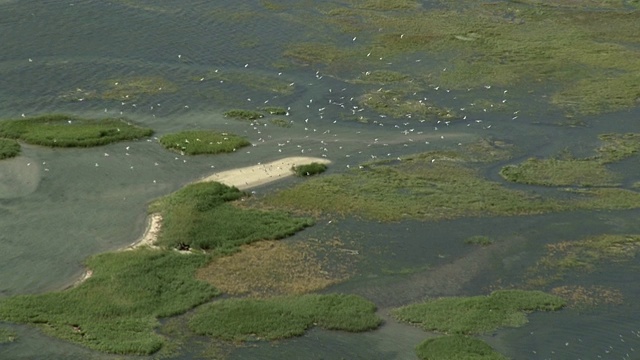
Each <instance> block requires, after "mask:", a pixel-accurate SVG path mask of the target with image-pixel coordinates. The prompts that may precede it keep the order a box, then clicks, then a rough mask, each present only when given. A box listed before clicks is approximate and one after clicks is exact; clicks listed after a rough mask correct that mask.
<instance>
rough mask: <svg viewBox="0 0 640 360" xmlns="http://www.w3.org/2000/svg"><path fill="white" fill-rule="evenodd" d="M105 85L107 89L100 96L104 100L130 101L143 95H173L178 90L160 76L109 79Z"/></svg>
mask: <svg viewBox="0 0 640 360" xmlns="http://www.w3.org/2000/svg"><path fill="white" fill-rule="evenodd" d="M105 83H106V85H107V88H108V89H107V90H105V91H104V92H102V95H101V98H102V99H105V100H120V101H132V100H135V99H137V98H139V97H141V96H143V95H154V94H160V93H173V92H176V91H177V90H178V87H177V86H176V85H175V84H174V83H172V82H171V81H169V80H167V79H165V78H163V77H160V76H135V77H131V78H118V79H110V80H107V81H106V82H105Z"/></svg>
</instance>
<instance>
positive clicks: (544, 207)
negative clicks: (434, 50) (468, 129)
mask: <svg viewBox="0 0 640 360" xmlns="http://www.w3.org/2000/svg"><path fill="white" fill-rule="evenodd" d="M473 148H474V149H476V150H482V149H485V151H483V152H482V153H480V154H477V155H476V154H469V153H465V152H463V151H433V152H427V153H423V154H418V155H414V156H409V157H406V158H404V159H403V160H402V161H401V162H399V163H397V164H392V163H390V162H385V161H380V162H375V163H369V164H363V165H362V167H361V168H359V169H352V170H350V171H348V172H346V173H341V174H332V175H327V176H323V177H318V178H313V179H309V180H307V181H305V182H304V183H300V184H297V185H295V186H293V187H291V188H288V189H284V190H280V191H277V192H275V193H272V194H268V195H266V196H265V197H264V198H261V199H260V200H259V201H258V204H257V205H262V206H267V207H275V208H282V209H287V210H290V211H301V212H303V213H310V214H319V213H327V212H328V213H332V214H335V215H342V216H347V215H355V216H359V217H363V218H367V219H373V220H379V221H400V220H402V219H419V220H430V221H438V220H444V219H453V218H459V217H465V216H516V215H533V214H542V213H548V212H559V211H569V210H579V209H584V210H588V209H611V210H614V209H632V208H638V207H640V193H637V192H635V191H631V190H625V189H620V188H583V189H571V188H570V189H564V188H563V189H558V192H557V194H558V198H556V197H554V196H553V195H545V196H544V197H543V196H541V195H538V194H535V193H530V192H526V191H522V190H512V189H508V188H506V187H504V186H502V185H501V184H499V183H496V182H492V181H489V180H486V179H484V178H483V177H482V176H480V172H479V167H480V166H482V165H483V164H484V163H487V162H490V161H491V159H501V158H504V157H505V153H504V152H505V151H508V149H506V148H496V149H495V151H493V152H491V151H486V149H487V148H492V146H491V144H484V145H481V144H480V145H478V144H476V145H474V147H473ZM560 198H562V199H560Z"/></svg>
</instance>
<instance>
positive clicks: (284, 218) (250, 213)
mask: <svg viewBox="0 0 640 360" xmlns="http://www.w3.org/2000/svg"><path fill="white" fill-rule="evenodd" d="M244 196H245V194H244V193H243V192H241V191H240V190H238V189H237V188H235V187H229V186H226V185H223V184H221V183H218V182H204V183H196V184H191V185H188V186H186V187H184V188H182V189H180V190H178V191H177V192H175V193H173V194H170V195H168V196H165V197H163V198H161V199H159V200H157V201H156V202H154V203H153V204H151V206H150V211H151V212H158V213H160V214H161V215H162V219H163V223H162V232H161V233H160V235H159V237H158V243H159V244H160V245H163V246H167V247H178V248H184V247H187V248H196V249H203V250H216V251H218V252H221V253H230V252H235V251H237V250H238V247H239V246H240V245H243V244H249V243H251V242H254V241H258V240H274V239H281V238H284V237H287V236H291V235H293V234H294V233H296V232H298V231H300V230H302V229H304V228H305V227H307V226H310V225H312V224H313V220H312V219H309V218H296V217H292V216H290V215H288V214H287V213H284V212H281V211H261V210H254V209H241V208H239V207H237V206H235V205H233V204H232V203H230V202H232V201H234V200H238V199H241V198H242V197H244Z"/></svg>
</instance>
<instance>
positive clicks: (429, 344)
mask: <svg viewBox="0 0 640 360" xmlns="http://www.w3.org/2000/svg"><path fill="white" fill-rule="evenodd" d="M416 354H417V355H418V357H419V358H420V359H423V360H507V358H506V357H505V356H503V355H502V354H500V353H498V352H497V351H495V350H494V349H493V348H492V347H491V346H489V345H488V344H487V343H485V342H484V341H482V340H480V339H476V338H473V337H470V336H465V335H448V336H440V337H436V338H430V339H427V340H425V341H423V342H421V343H420V344H419V345H418V346H417V347H416Z"/></svg>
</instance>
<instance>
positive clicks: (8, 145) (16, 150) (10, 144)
mask: <svg viewBox="0 0 640 360" xmlns="http://www.w3.org/2000/svg"><path fill="white" fill-rule="evenodd" d="M18 154H20V144H18V142H17V141H15V140H10V139H0V160H2V159H8V158H12V157H16V156H18Z"/></svg>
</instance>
